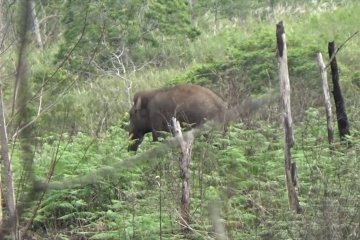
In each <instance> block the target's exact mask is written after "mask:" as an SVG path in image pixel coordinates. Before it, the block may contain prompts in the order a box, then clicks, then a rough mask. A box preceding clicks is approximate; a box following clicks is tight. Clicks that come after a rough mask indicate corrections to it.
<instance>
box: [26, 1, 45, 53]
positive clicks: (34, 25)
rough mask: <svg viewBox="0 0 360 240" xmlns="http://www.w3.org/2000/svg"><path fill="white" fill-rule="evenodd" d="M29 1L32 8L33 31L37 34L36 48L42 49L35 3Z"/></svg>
mask: <svg viewBox="0 0 360 240" xmlns="http://www.w3.org/2000/svg"><path fill="white" fill-rule="evenodd" d="M29 1H30V7H31V20H32V28H33V31H34V34H35V41H36V47H38V48H40V49H42V47H43V43H42V40H41V34H40V27H39V20H38V18H37V15H36V9H35V2H34V0H29Z"/></svg>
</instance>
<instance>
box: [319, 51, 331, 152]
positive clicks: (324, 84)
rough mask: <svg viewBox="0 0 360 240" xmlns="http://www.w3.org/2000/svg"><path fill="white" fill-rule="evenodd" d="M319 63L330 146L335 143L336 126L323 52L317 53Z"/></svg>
mask: <svg viewBox="0 0 360 240" xmlns="http://www.w3.org/2000/svg"><path fill="white" fill-rule="evenodd" d="M317 60H318V65H319V68H320V74H321V80H322V88H323V94H324V106H325V112H326V122H327V132H328V141H329V145H330V148H331V146H332V144H333V143H334V128H333V123H332V121H333V116H332V112H331V101H330V93H329V85H328V81H327V73H326V68H325V63H324V60H323V57H322V54H321V53H318V54H317Z"/></svg>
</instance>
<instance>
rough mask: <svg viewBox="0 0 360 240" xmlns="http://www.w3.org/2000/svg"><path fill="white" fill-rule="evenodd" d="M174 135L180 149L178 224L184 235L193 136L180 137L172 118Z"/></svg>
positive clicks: (188, 205)
mask: <svg viewBox="0 0 360 240" xmlns="http://www.w3.org/2000/svg"><path fill="white" fill-rule="evenodd" d="M172 124H173V127H174V134H175V136H176V137H178V139H179V145H180V148H181V156H180V159H179V162H180V178H181V206H180V218H181V219H180V222H181V225H182V229H183V232H184V233H185V234H187V233H189V232H190V226H189V223H190V171H189V166H190V160H191V151H192V142H193V135H192V132H191V131H190V132H187V134H186V136H183V135H182V132H181V128H180V124H179V122H178V121H177V120H176V118H172Z"/></svg>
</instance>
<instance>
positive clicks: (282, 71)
mask: <svg viewBox="0 0 360 240" xmlns="http://www.w3.org/2000/svg"><path fill="white" fill-rule="evenodd" d="M276 40H277V59H278V71H279V79H280V93H281V97H282V105H283V124H284V137H285V139H284V140H285V141H284V151H285V157H284V162H285V177H286V187H287V191H288V199H289V205H290V209H291V210H293V211H295V212H296V213H300V212H301V211H302V210H301V206H300V203H299V199H298V196H297V192H296V189H297V188H298V180H297V177H296V165H295V162H292V161H291V148H292V147H293V145H294V134H293V129H292V117H291V105H290V81H289V71H288V65H287V52H286V39H285V30H284V25H283V22H282V21H281V22H279V23H278V24H277V25H276Z"/></svg>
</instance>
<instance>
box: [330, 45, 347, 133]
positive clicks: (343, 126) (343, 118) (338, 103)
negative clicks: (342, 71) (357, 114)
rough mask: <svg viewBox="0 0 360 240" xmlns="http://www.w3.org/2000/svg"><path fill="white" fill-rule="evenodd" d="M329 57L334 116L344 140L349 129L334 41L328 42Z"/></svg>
mask: <svg viewBox="0 0 360 240" xmlns="http://www.w3.org/2000/svg"><path fill="white" fill-rule="evenodd" d="M328 51H329V58H330V59H332V60H331V62H330V67H331V75H332V81H333V87H334V90H333V92H332V93H333V96H334V100H335V108H336V117H337V122H338V128H339V134H340V139H341V140H345V139H346V135H350V130H349V122H348V118H347V115H346V111H345V103H344V98H343V96H342V94H341V89H340V84H339V70H338V67H337V62H336V56H334V54H336V51H335V42H329V44H328Z"/></svg>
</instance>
